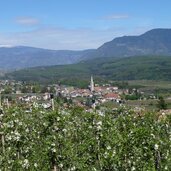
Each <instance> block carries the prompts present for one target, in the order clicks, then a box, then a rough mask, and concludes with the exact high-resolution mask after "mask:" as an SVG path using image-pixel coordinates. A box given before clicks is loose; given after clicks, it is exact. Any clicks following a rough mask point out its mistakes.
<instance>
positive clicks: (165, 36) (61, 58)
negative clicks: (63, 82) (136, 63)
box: [0, 29, 171, 70]
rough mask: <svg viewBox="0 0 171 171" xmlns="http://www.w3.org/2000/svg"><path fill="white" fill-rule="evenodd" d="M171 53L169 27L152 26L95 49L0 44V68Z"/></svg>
mask: <svg viewBox="0 0 171 171" xmlns="http://www.w3.org/2000/svg"><path fill="white" fill-rule="evenodd" d="M143 55H144V56H147V55H164V56H171V29H152V30H150V31H147V32H145V33H143V34H141V35H138V36H123V37H117V38H115V39H113V40H112V41H109V42H106V43H104V44H103V45H102V46H100V47H99V48H97V49H88V50H82V51H81V50H80V51H73V50H49V49H42V48H34V47H27V46H16V47H0V69H5V70H6V69H22V68H29V67H36V66H51V65H65V64H73V63H78V62H80V61H86V60H89V59H94V58H107V57H113V58H123V57H130V56H143Z"/></svg>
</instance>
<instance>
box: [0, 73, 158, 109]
mask: <svg viewBox="0 0 171 171" xmlns="http://www.w3.org/2000/svg"><path fill="white" fill-rule="evenodd" d="M0 88H1V89H0V92H1V98H0V104H1V105H3V106H6V107H8V108H9V107H10V106H11V105H13V104H14V105H16V104H17V105H21V106H27V107H28V108H29V107H30V106H33V105H34V106H39V107H43V108H44V109H51V108H52V106H53V104H52V101H53V102H54V101H55V102H58V103H59V102H60V101H61V103H60V104H61V105H62V107H65V108H67V107H68V106H70V105H72V104H74V105H76V106H80V107H83V108H85V109H95V108H99V107H101V106H106V107H108V108H109V105H108V104H110V106H111V108H112V109H115V108H116V107H119V106H123V105H125V104H127V103H128V102H129V101H131V100H135V99H137V100H140V101H144V102H145V101H146V100H147V99H146V98H147V96H145V94H144V92H142V91H140V90H138V89H136V88H133V89H132V90H131V91H130V89H128V88H119V87H118V86H114V85H111V84H109V83H106V84H105V83H104V84H101V85H99V84H96V83H95V82H94V79H93V76H91V77H90V82H89V85H87V88H84V89H83V88H78V87H73V86H67V85H60V84H50V85H46V86H44V85H42V86H40V85H38V84H36V83H25V82H22V81H14V80H1V81H0ZM148 98H150V99H156V96H155V95H154V94H151V95H149V96H148ZM52 99H53V100H52ZM135 107H136V108H138V109H139V110H141V109H142V108H143V107H142V103H141V104H137V105H135Z"/></svg>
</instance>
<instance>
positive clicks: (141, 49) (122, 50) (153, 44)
mask: <svg viewBox="0 0 171 171" xmlns="http://www.w3.org/2000/svg"><path fill="white" fill-rule="evenodd" d="M137 55H138V56H140V55H171V29H153V30H150V31H148V32H146V33H144V34H142V35H140V36H123V37H119V38H115V39H113V40H112V41H110V42H107V43H104V44H103V45H102V46H101V47H99V48H98V49H97V50H95V51H94V52H92V54H88V56H86V59H87V58H96V57H129V56H137Z"/></svg>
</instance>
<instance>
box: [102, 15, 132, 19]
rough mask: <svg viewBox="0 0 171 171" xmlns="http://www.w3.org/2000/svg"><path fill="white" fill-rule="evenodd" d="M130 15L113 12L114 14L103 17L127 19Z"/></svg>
mask: <svg viewBox="0 0 171 171" xmlns="http://www.w3.org/2000/svg"><path fill="white" fill-rule="evenodd" d="M129 17H130V16H129V15H126V14H112V15H108V16H105V17H103V19H104V20H118V19H127V18H129Z"/></svg>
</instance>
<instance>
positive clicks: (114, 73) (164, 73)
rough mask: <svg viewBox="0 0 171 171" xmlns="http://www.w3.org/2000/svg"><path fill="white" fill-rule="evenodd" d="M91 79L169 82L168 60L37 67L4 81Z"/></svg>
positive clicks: (129, 59) (131, 59) (144, 58)
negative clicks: (91, 77) (93, 77)
mask: <svg viewBox="0 0 171 171" xmlns="http://www.w3.org/2000/svg"><path fill="white" fill-rule="evenodd" d="M90 75H94V76H95V77H98V78H101V79H110V80H141V79H146V80H171V57H166V56H135V57H127V58H120V59H116V58H106V59H104V58H100V59H98V60H97V59H93V60H89V61H85V62H80V63H78V64H71V65H63V66H51V67H36V68H30V69H24V70H19V71H15V72H12V73H8V74H7V75H6V78H8V79H9V78H10V79H16V80H24V81H37V80H38V81H42V82H50V81H54V82H55V81H59V80H67V81H69V80H72V81H73V82H75V81H76V80H84V79H89V78H90Z"/></svg>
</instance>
